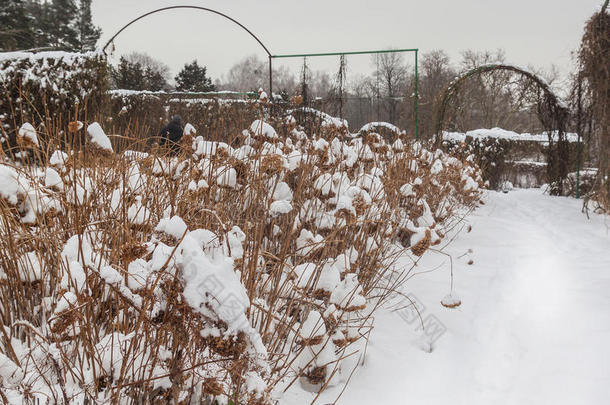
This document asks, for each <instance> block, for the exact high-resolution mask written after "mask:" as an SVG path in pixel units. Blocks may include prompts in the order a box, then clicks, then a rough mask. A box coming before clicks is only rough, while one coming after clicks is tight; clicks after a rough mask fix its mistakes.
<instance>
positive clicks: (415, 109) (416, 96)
mask: <svg viewBox="0 0 610 405" xmlns="http://www.w3.org/2000/svg"><path fill="white" fill-rule="evenodd" d="M402 52H414V53H415V89H414V90H415V91H414V100H413V113H414V116H415V117H414V121H415V140H419V111H418V109H419V66H418V53H419V49H417V48H408V49H382V50H375V51H349V52H323V53H296V54H286V55H269V92H270V93H271V94H272V95H273V70H272V61H273V59H281V58H306V57H317V56H344V55H367V54H369V55H374V54H380V53H402Z"/></svg>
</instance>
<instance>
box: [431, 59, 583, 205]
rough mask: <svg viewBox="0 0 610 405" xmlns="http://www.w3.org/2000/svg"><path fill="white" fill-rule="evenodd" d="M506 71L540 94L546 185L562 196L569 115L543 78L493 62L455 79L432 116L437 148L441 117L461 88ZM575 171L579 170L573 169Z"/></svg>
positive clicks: (443, 124)
mask: <svg viewBox="0 0 610 405" xmlns="http://www.w3.org/2000/svg"><path fill="white" fill-rule="evenodd" d="M498 70H500V71H502V70H504V71H510V72H514V73H517V74H519V75H521V76H524V77H527V78H528V79H530V80H532V81H533V82H534V83H535V84H536V86H537V87H538V88H539V89H541V90H542V91H543V94H544V98H543V99H542V100H540V101H539V104H538V117H539V118H540V121H541V123H542V124H543V125H544V126H545V127H546V130H547V131H548V136H549V150H548V155H547V163H548V166H547V175H548V177H549V182H554V183H555V184H556V185H557V191H554V193H557V194H559V195H561V194H563V180H564V179H566V178H567V176H568V163H569V153H570V150H569V148H568V142H567V141H566V139H565V131H566V125H567V120H568V118H569V115H570V111H569V109H568V107H567V106H566V105H565V104H564V103H563V102H562V100H561V98H560V97H559V96H558V95H557V94H555V92H553V90H552V89H551V88H550V87H549V85H548V84H547V83H546V81H545V80H544V79H542V78H541V77H539V76H538V75H536V74H534V73H532V72H530V71H529V70H527V69H523V68H520V67H517V66H514V65H508V64H503V63H493V64H489V65H483V66H479V67H476V68H474V69H471V70H468V71H466V72H465V73H463V74H462V75H461V76H458V77H457V78H456V79H455V80H454V81H453V82H451V83H450V84H449V86H448V87H447V88H446V89H445V90H444V91H443V93H442V94H441V96H440V101H439V102H438V103H437V105H438V110H437V113H436V136H437V145H439V146H440V144H441V143H442V139H443V135H442V132H443V129H444V126H445V114H446V112H447V108H448V107H449V104H450V102H451V101H452V100H453V98H454V96H455V95H456V94H457V92H458V91H459V89H460V88H461V86H462V85H463V84H464V83H465V82H466V81H467V80H468V79H469V78H470V77H473V76H477V75H481V74H483V73H487V72H494V71H498ZM555 131H556V132H557V135H558V136H557V142H555V144H554V142H553V134H554V132H555ZM577 170H579V169H577Z"/></svg>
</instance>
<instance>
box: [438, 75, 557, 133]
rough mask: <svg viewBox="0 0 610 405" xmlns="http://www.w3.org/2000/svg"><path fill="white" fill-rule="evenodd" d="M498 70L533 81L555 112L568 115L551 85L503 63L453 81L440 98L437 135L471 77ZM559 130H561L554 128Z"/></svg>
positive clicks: (536, 76)
mask: <svg viewBox="0 0 610 405" xmlns="http://www.w3.org/2000/svg"><path fill="white" fill-rule="evenodd" d="M496 70H507V71H511V72H514V73H517V74H520V75H522V76H525V77H527V78H529V79H530V80H532V81H533V82H534V83H536V85H537V86H538V88H540V89H542V91H543V92H544V94H545V95H546V97H547V99H548V101H549V102H550V107H551V108H553V109H554V110H555V112H556V113H558V114H560V115H567V114H568V111H567V108H566V107H565V106H564V105H563V103H562V102H561V99H560V98H559V96H557V95H556V94H555V92H553V90H552V89H551V88H550V87H549V85H548V84H547V83H546V81H544V80H543V79H542V78H540V77H539V76H538V75H536V74H534V73H532V72H530V71H529V70H527V69H523V68H520V67H517V66H514V65H507V64H503V63H492V64H488V65H483V66H478V67H476V68H474V69H471V70H468V71H466V72H465V73H463V74H461V75H460V76H458V77H457V78H456V79H455V80H453V81H452V82H451V83H450V84H449V86H447V88H445V90H444V91H443V92H442V94H441V96H440V102H438V110H437V112H436V133H437V134H439V135H440V134H441V132H442V131H443V129H444V124H445V113H446V111H447V107H448V106H449V103H450V101H451V99H452V97H453V96H454V95H455V94H456V92H457V91H458V90H459V88H460V87H461V86H462V84H464V82H466V81H467V80H468V79H469V78H470V77H472V76H476V75H480V74H482V73H486V72H493V71H496ZM554 129H559V128H554Z"/></svg>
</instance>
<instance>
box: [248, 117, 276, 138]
mask: <svg viewBox="0 0 610 405" xmlns="http://www.w3.org/2000/svg"><path fill="white" fill-rule="evenodd" d="M250 131H252V132H253V133H254V134H255V135H262V136H264V137H265V138H268V139H275V138H277V137H278V135H277V132H275V129H274V128H273V127H272V126H271V125H269V124H268V123H266V122H265V121H263V120H255V121H254V122H253V123H252V125H250Z"/></svg>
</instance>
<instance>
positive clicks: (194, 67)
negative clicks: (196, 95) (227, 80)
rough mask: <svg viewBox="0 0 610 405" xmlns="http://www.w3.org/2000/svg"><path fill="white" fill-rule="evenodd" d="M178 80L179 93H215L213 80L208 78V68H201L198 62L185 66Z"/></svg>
mask: <svg viewBox="0 0 610 405" xmlns="http://www.w3.org/2000/svg"><path fill="white" fill-rule="evenodd" d="M175 79H176V90H178V91H214V90H216V86H214V84H212V79H210V78H209V77H207V68H206V67H205V66H203V67H201V66H199V64H198V63H197V61H196V60H195V61H193V62H192V63H187V64H185V65H184V67H183V68H182V70H181V71H180V73H178V76H176V77H175Z"/></svg>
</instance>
